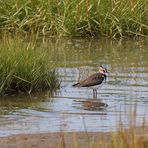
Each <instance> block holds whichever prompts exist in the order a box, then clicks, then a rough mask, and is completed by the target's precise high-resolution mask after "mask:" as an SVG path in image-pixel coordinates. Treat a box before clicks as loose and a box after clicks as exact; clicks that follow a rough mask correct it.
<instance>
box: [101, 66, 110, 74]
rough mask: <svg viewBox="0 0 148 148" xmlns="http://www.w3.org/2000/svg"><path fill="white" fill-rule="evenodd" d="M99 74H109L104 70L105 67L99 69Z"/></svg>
mask: <svg viewBox="0 0 148 148" xmlns="http://www.w3.org/2000/svg"><path fill="white" fill-rule="evenodd" d="M99 73H102V74H106V73H108V71H107V69H106V68H104V67H103V66H100V67H99Z"/></svg>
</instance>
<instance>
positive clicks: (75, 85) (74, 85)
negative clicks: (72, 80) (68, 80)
mask: <svg viewBox="0 0 148 148" xmlns="http://www.w3.org/2000/svg"><path fill="white" fill-rule="evenodd" d="M79 84H80V83H76V84H73V85H72V86H73V87H77V86H78V85H79Z"/></svg>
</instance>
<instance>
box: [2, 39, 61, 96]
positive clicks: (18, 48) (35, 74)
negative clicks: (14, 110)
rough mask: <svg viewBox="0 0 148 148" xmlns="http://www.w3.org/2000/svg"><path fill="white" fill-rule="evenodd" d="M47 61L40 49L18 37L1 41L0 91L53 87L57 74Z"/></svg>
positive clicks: (4, 92) (8, 91)
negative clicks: (19, 39) (17, 38)
mask: <svg viewBox="0 0 148 148" xmlns="http://www.w3.org/2000/svg"><path fill="white" fill-rule="evenodd" d="M48 63H49V59H48V57H47V54H46V51H44V50H43V49H36V47H35V46H33V45H27V44H24V43H23V41H18V40H8V41H5V42H2V43H1V42H0V94H1V95H4V94H12V93H19V92H28V93H30V92H32V91H43V90H49V89H50V90H55V89H56V88H58V87H59V80H58V75H57V72H56V71H55V70H54V69H52V68H51V67H50V66H49V64H48Z"/></svg>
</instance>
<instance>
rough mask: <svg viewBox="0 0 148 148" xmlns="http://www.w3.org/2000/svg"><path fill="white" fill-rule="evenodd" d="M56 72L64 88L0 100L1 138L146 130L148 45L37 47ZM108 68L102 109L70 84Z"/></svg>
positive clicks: (76, 42) (79, 42) (55, 43)
mask: <svg viewBox="0 0 148 148" xmlns="http://www.w3.org/2000/svg"><path fill="white" fill-rule="evenodd" d="M39 46H40V47H41V48H45V49H47V50H48V54H49V59H50V60H49V62H50V63H51V64H53V65H55V66H56V67H57V70H58V72H59V76H60V79H61V88H60V90H58V91H57V92H56V93H55V94H54V96H53V97H49V96H48V94H47V92H45V93H42V94H32V95H31V96H29V95H26V96H17V97H16V96H11V97H8V98H4V99H2V98H1V100H0V136H7V135H12V134H18V133H36V132H57V131H86V130H87V131H93V132H96V131H102V132H106V131H114V130H117V129H118V128H119V126H120V124H122V126H124V127H125V128H126V127H129V126H131V125H132V124H134V125H136V126H140V125H143V124H145V125H148V42H146V41H135V40H128V41H112V40H108V39H102V40H87V39H86V40H84V39H71V40H67V39H60V40H44V41H40V42H39ZM100 64H102V65H103V66H105V67H106V68H107V69H108V71H109V75H108V77H107V80H106V82H104V84H103V85H102V86H101V87H100V88H98V91H97V92H98V96H97V97H98V100H97V102H96V103H94V104H97V103H98V102H101V103H102V104H103V105H102V104H101V105H100V106H99V107H98V106H97V105H96V106H97V107H94V106H95V105H94V104H93V105H92V104H91V103H92V102H93V101H94V100H93V101H92V97H93V96H92V89H91V88H86V89H85V88H73V87H72V84H74V83H76V82H77V81H78V80H81V79H84V78H86V77H87V76H88V75H90V74H92V73H95V72H97V70H98V66H99V65H100Z"/></svg>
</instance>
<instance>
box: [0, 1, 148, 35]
mask: <svg viewBox="0 0 148 148" xmlns="http://www.w3.org/2000/svg"><path fill="white" fill-rule="evenodd" d="M0 6H1V7H0V31H1V32H2V33H3V32H11V33H18V32H19V33H23V34H24V33H25V34H28V33H29V34H37V35H50V36H53V35H57V36H110V37H123V36H129V37H133V36H144V37H147V35H148V2H147V0H124V1H122V0H63V1H60V0H36V1H34V0H33V1H30V0H23V1H22V0H11V1H9V0H5V1H2V0H1V1H0Z"/></svg>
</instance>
